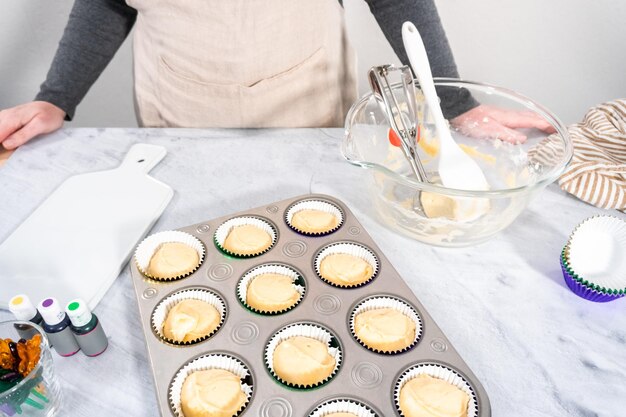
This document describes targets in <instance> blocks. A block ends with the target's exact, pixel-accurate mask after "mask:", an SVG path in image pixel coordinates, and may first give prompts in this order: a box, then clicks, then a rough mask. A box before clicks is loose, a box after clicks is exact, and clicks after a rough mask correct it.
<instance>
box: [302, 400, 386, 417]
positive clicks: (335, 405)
mask: <svg viewBox="0 0 626 417" xmlns="http://www.w3.org/2000/svg"><path fill="white" fill-rule="evenodd" d="M332 413H352V414H354V415H356V416H357V417H379V416H377V415H376V413H375V412H374V411H373V410H372V409H371V408H370V407H368V406H367V405H365V404H363V403H362V402H360V401H355V400H350V399H343V398H338V399H334V400H329V401H325V402H323V403H322V404H320V405H318V406H317V407H315V408H314V409H313V411H311V412H310V413H309V415H308V417H324V416H327V415H329V414H332Z"/></svg>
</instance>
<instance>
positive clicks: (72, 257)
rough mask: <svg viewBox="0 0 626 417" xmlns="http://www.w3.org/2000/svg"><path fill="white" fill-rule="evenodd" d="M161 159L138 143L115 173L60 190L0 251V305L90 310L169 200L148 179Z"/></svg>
mask: <svg viewBox="0 0 626 417" xmlns="http://www.w3.org/2000/svg"><path fill="white" fill-rule="evenodd" d="M166 153H167V151H166V150H165V148H163V147H162V146H156V145H147V144H137V145H134V146H133V147H132V148H131V149H130V151H129V152H128V154H127V155H126V157H125V158H124V161H123V162H122V164H121V165H120V166H119V167H118V168H115V169H111V170H107V171H99V172H92V173H88V174H81V175H76V176H73V177H70V178H68V179H67V180H66V181H65V182H64V183H63V184H61V185H60V186H59V188H57V189H56V190H55V191H54V192H53V193H52V194H51V195H50V196H49V197H48V199H46V200H45V201H44V202H43V203H42V204H41V206H39V207H38V208H37V209H36V210H35V211H34V212H33V213H32V214H31V215H30V217H28V218H27V219H26V220H25V221H24V223H22V224H21V225H20V226H19V227H18V228H17V229H16V230H15V231H14V232H13V233H12V234H11V235H10V236H9V237H8V238H7V239H6V240H5V241H4V242H3V243H2V244H1V245H0V283H1V284H0V286H1V287H2V291H0V294H1V297H0V307H2V308H7V303H8V301H9V299H10V298H11V297H12V296H13V295H15V294H18V293H25V294H27V295H28V296H29V297H30V298H31V300H32V301H33V303H38V302H39V301H40V300H42V299H43V298H46V297H50V296H53V297H57V298H58V299H59V301H60V302H61V303H66V302H67V301H69V300H71V299H73V298H76V297H81V298H83V299H84V300H86V301H87V303H88V304H89V306H90V307H91V308H92V309H93V308H94V307H95V306H96V304H98V302H99V301H100V300H101V299H102V297H103V296H104V294H105V293H106V291H107V290H108V289H109V287H110V286H111V284H113V281H115V278H117V276H118V275H119V273H120V271H121V270H122V268H123V267H124V265H125V264H126V262H127V261H128V259H129V257H130V256H131V253H132V251H133V249H134V247H135V246H136V244H137V242H138V241H139V240H140V239H141V238H142V237H143V236H145V234H146V233H147V232H148V230H150V228H151V227H152V225H154V223H155V222H156V221H157V219H158V218H159V217H160V216H161V214H162V213H163V211H164V210H165V207H167V205H168V203H169V202H170V200H171V199H172V196H173V195H174V192H173V190H172V189H171V188H170V187H169V186H167V185H165V184H163V183H162V182H159V181H157V180H155V179H154V178H152V177H150V176H149V175H148V172H149V171H150V170H151V169H152V168H153V167H154V166H155V165H156V164H158V163H159V161H161V159H163V157H164V156H165V154H166Z"/></svg>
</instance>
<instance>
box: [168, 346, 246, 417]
mask: <svg viewBox="0 0 626 417" xmlns="http://www.w3.org/2000/svg"><path fill="white" fill-rule="evenodd" d="M209 369H223V370H226V371H229V372H232V373H233V374H235V375H237V376H239V377H240V378H241V379H242V380H243V382H242V383H241V389H242V391H243V393H244V394H246V398H247V400H246V402H245V404H244V405H243V406H242V407H241V409H240V410H239V412H238V413H237V414H236V415H237V416H238V415H239V414H241V412H242V411H243V410H245V408H246V406H247V405H248V404H249V403H250V398H251V397H252V392H253V386H252V374H251V373H250V370H249V367H248V366H246V365H245V364H244V363H243V362H242V361H240V360H239V359H237V358H235V357H233V356H230V355H224V354H208V355H204V356H200V357H199V358H196V359H194V360H192V361H190V362H188V363H187V364H186V365H184V366H183V367H182V368H180V370H178V372H176V375H174V378H173V379H172V382H171V383H170V388H169V394H168V397H169V401H170V408H171V409H172V412H173V413H174V415H175V416H176V417H184V414H183V410H182V406H181V400H180V396H181V392H182V389H183V383H184V382H185V379H187V377H188V376H189V375H191V374H192V373H193V372H196V371H206V370H209Z"/></svg>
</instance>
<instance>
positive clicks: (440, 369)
mask: <svg viewBox="0 0 626 417" xmlns="http://www.w3.org/2000/svg"><path fill="white" fill-rule="evenodd" d="M423 374H425V375H429V376H431V377H433V378H438V379H441V380H443V381H445V382H447V383H449V384H451V385H454V386H455V387H457V388H459V389H460V390H462V391H463V392H464V393H466V394H467V395H468V396H469V403H468V405H467V417H478V415H479V412H480V407H479V405H478V398H477V397H476V390H474V388H473V387H472V385H471V384H470V383H469V382H468V381H467V379H466V378H465V377H464V376H462V375H461V374H460V373H459V372H457V371H455V370H454V369H452V368H450V367H448V366H446V365H443V364H440V363H434V362H423V363H417V364H415V365H413V366H411V367H409V368H407V369H406V370H405V371H403V372H402V373H401V374H400V376H399V377H398V379H397V381H396V384H395V387H394V390H393V399H394V403H395V406H396V410H397V411H398V413H399V414H400V416H402V417H405V416H406V415H405V414H404V413H402V410H400V390H402V387H404V385H405V384H406V383H407V382H409V381H410V380H411V379H413V378H415V377H417V376H418V375H423ZM464 417H465V416H464Z"/></svg>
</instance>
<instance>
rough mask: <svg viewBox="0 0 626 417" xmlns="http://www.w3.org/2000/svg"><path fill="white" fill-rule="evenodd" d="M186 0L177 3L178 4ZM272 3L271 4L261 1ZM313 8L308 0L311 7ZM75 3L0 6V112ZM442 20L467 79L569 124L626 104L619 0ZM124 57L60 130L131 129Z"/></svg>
mask: <svg viewBox="0 0 626 417" xmlns="http://www.w3.org/2000/svg"><path fill="white" fill-rule="evenodd" d="M183 1H184V0H183ZM267 1H271V0H267ZM309 1H315V0H309ZM72 2H73V0H54V1H44V0H2V5H1V6H0V108H6V107H10V106H13V105H16V104H19V103H22V102H25V101H29V100H31V99H32V98H33V96H34V95H35V94H36V92H37V90H38V86H39V84H40V83H41V82H42V81H43V79H44V77H45V74H46V72H47V69H48V66H49V64H50V62H51V60H52V57H53V55H54V50H55V48H56V45H57V43H58V41H59V39H60V37H61V34H62V32H63V28H64V26H65V22H66V19H67V15H68V13H69V10H70V8H71V5H72ZM344 3H345V8H346V19H347V24H348V28H349V33H350V38H351V40H352V43H353V45H354V46H355V48H356V50H357V52H358V55H359V76H360V90H361V92H365V91H367V90H368V86H367V83H366V81H365V74H366V72H367V69H368V68H369V67H370V66H372V65H375V64H383V63H390V62H396V61H397V58H396V57H395V55H394V53H393V51H392V50H391V48H390V47H389V45H388V44H387V42H386V40H385V38H384V36H383V35H382V33H381V31H380V29H378V27H377V25H376V22H375V21H374V19H373V18H372V16H371V15H370V12H369V9H368V8H367V5H366V3H365V2H364V1H363V0H344ZM437 4H438V7H439V11H440V14H441V18H442V20H443V23H444V26H445V28H446V31H447V33H448V37H449V39H450V42H451V44H452V48H453V50H454V53H455V57H456V60H457V64H458V66H459V69H460V72H461V76H462V77H463V78H465V79H469V80H475V81H484V82H488V83H491V84H496V85H501V86H504V87H508V88H511V89H514V90H517V91H519V92H520V93H523V94H525V95H528V96H530V97H532V98H534V99H536V100H538V101H539V102H540V103H542V104H544V105H545V106H547V107H548V108H550V109H551V110H553V111H554V112H555V113H556V114H557V115H558V116H559V117H560V118H561V119H562V120H563V121H564V122H565V123H574V122H576V121H578V120H580V119H581V118H582V116H583V115H584V113H585V111H586V110H587V109H588V108H589V107H591V106H593V105H594V104H598V103H600V102H603V101H607V100H610V99H613V98H618V97H626V53H625V52H626V25H624V21H625V19H626V2H625V1H623V0H594V1H589V0H525V1H519V0H480V1H476V0H474V1H468V0H439V1H438V2H437ZM131 65H132V51H131V47H130V42H129V40H127V41H126V42H125V44H124V45H123V47H122V48H121V49H120V51H119V52H118V54H117V55H116V57H115V58H114V60H113V62H112V63H111V64H110V65H109V67H108V68H107V70H106V71H105V72H104V73H103V74H102V76H101V77H100V79H99V80H98V82H97V83H96V84H95V85H94V86H93V88H92V89H91V91H90V92H89V94H88V95H87V97H86V98H85V100H84V101H83V103H82V104H81V106H79V108H78V111H77V114H76V118H75V120H74V121H73V122H72V123H71V124H69V125H68V126H93V127H105V126H135V125H136V122H135V117H134V113H133V102H132V75H131Z"/></svg>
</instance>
